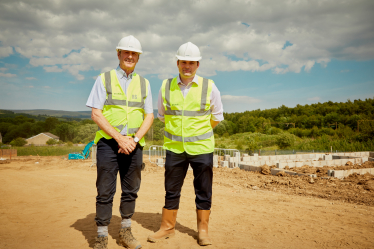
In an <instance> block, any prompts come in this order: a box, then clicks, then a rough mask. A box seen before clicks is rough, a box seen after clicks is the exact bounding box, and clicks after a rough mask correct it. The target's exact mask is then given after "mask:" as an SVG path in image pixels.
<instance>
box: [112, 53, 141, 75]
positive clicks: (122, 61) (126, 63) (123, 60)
mask: <svg viewBox="0 0 374 249" xmlns="http://www.w3.org/2000/svg"><path fill="white" fill-rule="evenodd" d="M117 56H118V60H119V66H120V67H121V68H122V69H123V70H134V68H135V66H136V63H138V60H139V54H138V53H136V52H133V51H128V50H121V51H118V52H117Z"/></svg>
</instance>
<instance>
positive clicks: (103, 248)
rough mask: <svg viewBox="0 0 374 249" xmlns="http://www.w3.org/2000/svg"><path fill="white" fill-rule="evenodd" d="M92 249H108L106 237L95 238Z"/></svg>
mask: <svg viewBox="0 0 374 249" xmlns="http://www.w3.org/2000/svg"><path fill="white" fill-rule="evenodd" d="M94 249H108V236H98V237H96V242H95V246H94Z"/></svg>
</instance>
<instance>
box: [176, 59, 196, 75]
mask: <svg viewBox="0 0 374 249" xmlns="http://www.w3.org/2000/svg"><path fill="white" fill-rule="evenodd" d="M199 64H200V63H199V62H198V61H181V60H178V61H177V66H178V69H179V75H180V77H181V79H189V78H193V77H195V74H196V71H197V69H198V68H199Z"/></svg>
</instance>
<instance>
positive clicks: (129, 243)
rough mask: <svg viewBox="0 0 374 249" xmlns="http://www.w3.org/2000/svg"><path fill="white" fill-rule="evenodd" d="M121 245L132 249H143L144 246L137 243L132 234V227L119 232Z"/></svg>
mask: <svg viewBox="0 0 374 249" xmlns="http://www.w3.org/2000/svg"><path fill="white" fill-rule="evenodd" d="M119 240H120V243H121V244H122V245H123V246H124V247H126V248H130V249H139V248H142V245H141V244H140V242H139V241H137V240H136V239H135V238H134V236H133V235H132V233H131V227H124V228H121V230H119Z"/></svg>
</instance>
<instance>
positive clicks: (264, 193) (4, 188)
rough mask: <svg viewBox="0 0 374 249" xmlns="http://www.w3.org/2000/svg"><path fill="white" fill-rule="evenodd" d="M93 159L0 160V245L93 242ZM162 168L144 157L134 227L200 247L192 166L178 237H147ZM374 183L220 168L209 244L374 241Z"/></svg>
mask: <svg viewBox="0 0 374 249" xmlns="http://www.w3.org/2000/svg"><path fill="white" fill-rule="evenodd" d="M65 158H66V157H65ZM145 161H146V159H145ZM90 165H91V161H89V160H86V161H68V160H65V159H63V158H62V157H40V158H38V157H18V158H16V159H13V160H12V161H11V162H10V163H5V162H4V163H2V164H0V180H1V185H0V196H1V198H0V219H1V222H2V224H1V226H0V248H12V249H17V248H22V249H24V248H38V249H47V248H48V249H49V248H92V247H93V244H94V240H95V236H96V225H95V222H94V217H95V196H96V189H95V180H96V179H95V177H96V168H94V167H93V168H90ZM163 173H164V169H163V168H161V167H157V166H154V165H151V164H149V163H147V164H146V168H145V170H144V171H143V174H142V185H141V188H140V191H139V198H138V200H137V206H136V213H135V214H134V216H133V233H134V235H135V236H136V238H137V239H138V240H139V241H140V242H141V243H142V245H143V248H151V249H153V248H200V246H199V245H198V244H197V241H196V238H197V232H196V213H195V206H194V191H193V186H192V180H193V176H192V172H191V171H189V172H188V174H187V177H186V180H185V185H184V187H183V191H182V198H181V205H180V210H179V212H178V218H177V225H176V237H174V238H172V239H168V240H164V241H162V242H160V243H156V244H151V243H148V242H147V241H146V239H147V236H148V234H149V233H151V232H153V231H156V230H157V229H158V227H159V225H160V220H161V210H162V206H163V202H164V201H163V198H164V189H163ZM373 182H374V177H373V176H371V175H364V176H357V175H354V176H351V177H349V178H348V179H344V180H332V179H320V178H319V179H317V180H314V181H312V182H311V181H310V178H308V177H291V176H270V175H263V174H260V173H252V172H245V171H241V170H239V169H234V170H231V169H223V168H218V169H215V170H214V185H213V191H214V192H213V206H212V214H211V220H210V227H209V228H210V235H211V237H212V239H213V243H214V244H213V245H212V246H209V247H208V248H373V247H374V236H373V234H374V189H373V187H374V186H373V185H374V184H373ZM117 190H118V191H119V186H117ZM119 198H120V194H119V192H118V193H117V194H116V196H115V201H114V208H113V218H112V223H111V225H110V226H109V234H110V235H109V248H121V247H120V246H119V245H117V242H118V239H119V237H118V230H119V226H120V225H119V223H120V216H119V211H118V206H119Z"/></svg>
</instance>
